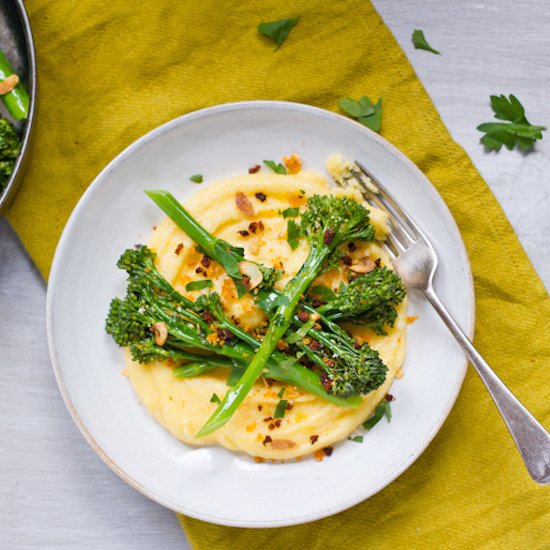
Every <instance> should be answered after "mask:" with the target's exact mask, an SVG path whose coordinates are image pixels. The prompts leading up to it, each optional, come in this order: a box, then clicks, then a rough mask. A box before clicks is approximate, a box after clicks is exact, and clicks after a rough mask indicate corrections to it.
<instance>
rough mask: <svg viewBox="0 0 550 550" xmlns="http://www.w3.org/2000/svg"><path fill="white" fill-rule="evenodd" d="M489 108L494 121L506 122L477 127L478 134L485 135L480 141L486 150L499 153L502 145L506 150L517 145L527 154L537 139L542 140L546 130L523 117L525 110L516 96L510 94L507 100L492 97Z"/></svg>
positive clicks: (487, 123) (502, 97)
mask: <svg viewBox="0 0 550 550" xmlns="http://www.w3.org/2000/svg"><path fill="white" fill-rule="evenodd" d="M491 107H492V108H493V111H494V113H495V118H496V119H498V120H507V121H508V122H485V123H483V124H480V125H479V126H478V127H477V129H478V130H479V131H480V132H484V133H485V135H484V136H482V137H481V140H480V141H481V143H483V145H485V147H487V149H489V150H495V151H500V149H501V147H502V146H503V145H504V146H506V147H507V148H508V149H513V148H514V147H515V146H516V145H517V146H518V147H519V148H520V149H521V150H522V151H526V152H527V151H530V150H531V149H532V147H533V145H534V143H535V141H537V139H542V132H543V131H544V130H546V128H545V127H544V126H534V125H532V124H530V123H529V121H528V120H527V118H526V117H525V109H524V108H523V105H522V104H521V103H520V101H519V99H518V98H517V97H516V96H514V95H512V94H510V96H509V97H508V98H507V97H506V96H505V95H500V96H496V95H492V96H491Z"/></svg>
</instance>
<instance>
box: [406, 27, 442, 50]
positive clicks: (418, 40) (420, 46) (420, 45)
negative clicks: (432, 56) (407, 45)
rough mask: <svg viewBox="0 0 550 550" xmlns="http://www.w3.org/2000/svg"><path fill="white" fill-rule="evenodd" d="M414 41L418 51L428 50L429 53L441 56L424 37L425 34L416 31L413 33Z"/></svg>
mask: <svg viewBox="0 0 550 550" xmlns="http://www.w3.org/2000/svg"><path fill="white" fill-rule="evenodd" d="M412 41H413V44H414V47H415V48H416V49H417V50H426V51H427V52H432V53H436V54H437V55H441V54H440V53H439V52H438V51H437V50H434V49H433V48H432V47H431V46H430V45H429V44H428V41H427V40H426V37H425V36H424V32H423V31H421V30H419V29H416V30H414V31H413V34H412Z"/></svg>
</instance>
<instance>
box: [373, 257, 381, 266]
mask: <svg viewBox="0 0 550 550" xmlns="http://www.w3.org/2000/svg"><path fill="white" fill-rule="evenodd" d="M381 261H382V260H381V259H380V258H377V259H376V260H374V265H375V266H376V267H380V262H381Z"/></svg>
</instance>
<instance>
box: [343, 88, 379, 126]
mask: <svg viewBox="0 0 550 550" xmlns="http://www.w3.org/2000/svg"><path fill="white" fill-rule="evenodd" d="M338 105H340V109H342V111H344V112H345V113H347V114H348V115H349V116H351V117H352V118H354V119H355V120H357V121H358V122H360V123H361V124H362V125H363V126H366V127H367V128H370V129H371V130H372V131H373V132H380V128H381V126H382V98H379V99H378V101H377V102H376V104H373V103H372V101H371V100H370V99H369V98H368V97H367V96H366V95H364V96H362V97H360V98H359V99H358V100H357V101H355V99H351V98H349V97H344V98H342V99H341V100H340V101H339V102H338Z"/></svg>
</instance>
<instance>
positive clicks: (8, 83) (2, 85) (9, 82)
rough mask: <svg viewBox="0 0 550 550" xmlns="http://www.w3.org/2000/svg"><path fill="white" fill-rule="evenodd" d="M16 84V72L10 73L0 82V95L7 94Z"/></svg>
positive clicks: (17, 81) (17, 78)
mask: <svg viewBox="0 0 550 550" xmlns="http://www.w3.org/2000/svg"><path fill="white" fill-rule="evenodd" d="M18 84H19V77H18V76H17V75H16V74H10V76H8V77H7V78H6V79H5V80H3V81H2V82H0V95H6V94H9V93H10V92H11V91H12V90H13V89H14V88H15V87H16V86H17V85H18Z"/></svg>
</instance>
